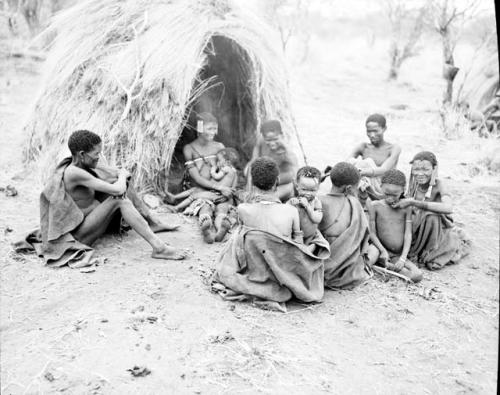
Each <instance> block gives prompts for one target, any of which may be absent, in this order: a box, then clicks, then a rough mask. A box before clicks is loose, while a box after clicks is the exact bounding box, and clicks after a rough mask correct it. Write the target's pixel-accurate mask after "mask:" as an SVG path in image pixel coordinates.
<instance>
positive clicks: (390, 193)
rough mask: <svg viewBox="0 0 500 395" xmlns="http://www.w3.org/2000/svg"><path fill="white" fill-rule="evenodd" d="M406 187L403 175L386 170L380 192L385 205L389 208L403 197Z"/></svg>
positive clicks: (392, 170) (399, 172)
mask: <svg viewBox="0 0 500 395" xmlns="http://www.w3.org/2000/svg"><path fill="white" fill-rule="evenodd" d="M405 186H406V177H405V174H404V173H403V172H402V171H400V170H396V169H391V170H388V171H386V172H385V173H384V175H383V176H382V192H383V194H384V199H385V201H386V203H387V204H388V205H390V206H392V205H394V204H396V203H397V202H399V200H400V199H401V198H402V197H404V191H405Z"/></svg>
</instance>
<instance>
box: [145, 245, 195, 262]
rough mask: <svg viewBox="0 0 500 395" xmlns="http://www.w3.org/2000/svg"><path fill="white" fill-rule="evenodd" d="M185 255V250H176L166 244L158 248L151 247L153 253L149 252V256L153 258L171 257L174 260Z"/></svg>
mask: <svg viewBox="0 0 500 395" xmlns="http://www.w3.org/2000/svg"><path fill="white" fill-rule="evenodd" d="M186 256H187V252H186V251H183V250H178V249H176V248H173V247H169V246H167V245H165V246H164V247H163V248H160V249H153V253H152V254H151V257H152V258H155V259H172V260H176V261H178V260H181V259H184V258H186Z"/></svg>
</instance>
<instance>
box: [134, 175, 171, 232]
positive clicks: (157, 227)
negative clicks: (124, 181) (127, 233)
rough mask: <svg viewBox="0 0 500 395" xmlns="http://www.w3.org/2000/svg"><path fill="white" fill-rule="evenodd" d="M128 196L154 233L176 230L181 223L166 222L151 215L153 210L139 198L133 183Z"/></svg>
mask: <svg viewBox="0 0 500 395" xmlns="http://www.w3.org/2000/svg"><path fill="white" fill-rule="evenodd" d="M127 197H128V198H129V199H130V201H131V202H132V204H133V205H134V207H135V208H136V209H137V211H138V212H139V213H140V214H141V215H142V216H143V217H144V219H146V221H147V222H148V224H149V226H150V227H151V230H152V231H153V232H154V233H159V232H168V231H172V230H176V229H177V228H178V227H179V225H168V224H165V223H163V222H161V221H160V220H158V219H157V218H154V217H153V216H152V215H151V211H150V210H149V209H148V208H147V206H146V204H145V203H144V202H143V201H142V199H141V198H139V196H138V195H137V192H136V191H135V188H134V187H133V186H132V185H129V187H128V188H127ZM130 226H132V225H130Z"/></svg>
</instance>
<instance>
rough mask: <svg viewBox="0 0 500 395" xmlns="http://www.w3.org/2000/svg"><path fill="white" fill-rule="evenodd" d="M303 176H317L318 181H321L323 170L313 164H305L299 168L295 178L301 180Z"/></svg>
mask: <svg viewBox="0 0 500 395" xmlns="http://www.w3.org/2000/svg"><path fill="white" fill-rule="evenodd" d="M301 177H307V178H315V179H316V180H318V183H320V182H321V172H320V171H319V170H318V169H316V168H315V167H312V166H304V167H301V168H300V169H299V170H297V174H296V176H295V180H296V181H299V180H300V178H301Z"/></svg>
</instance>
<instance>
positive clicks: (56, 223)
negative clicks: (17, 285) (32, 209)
mask: <svg viewBox="0 0 500 395" xmlns="http://www.w3.org/2000/svg"><path fill="white" fill-rule="evenodd" d="M68 146H69V149H70V151H71V155H72V157H71V158H67V159H65V160H64V161H62V162H61V163H60V164H59V165H58V167H57V169H56V171H55V174H54V175H53V177H52V178H51V180H50V181H49V183H48V184H47V186H46V188H45V189H44V191H43V193H42V196H41V199H40V212H41V233H42V242H43V250H42V253H43V254H44V255H45V258H46V260H47V262H49V260H50V261H52V263H53V264H54V266H61V265H63V264H66V263H71V261H75V260H79V258H83V255H85V254H87V252H89V251H90V250H91V248H90V247H89V246H90V245H92V244H93V243H94V242H95V241H96V240H97V239H98V238H99V237H100V236H101V235H102V234H103V233H104V232H105V231H106V229H107V228H108V226H109V225H110V224H111V222H112V220H113V218H114V217H115V215H116V214H121V216H122V217H123V219H124V220H125V221H126V222H127V224H128V225H129V226H130V227H132V229H134V230H135V231H136V232H137V233H139V234H140V235H141V236H142V237H143V238H144V239H145V240H146V241H147V242H148V243H149V244H150V245H151V247H152V248H153V252H152V255H151V256H152V257H153V258H158V259H183V258H184V257H185V253H184V252H181V251H179V250H177V249H176V248H173V247H170V246H168V245H167V244H166V243H165V242H163V241H162V240H161V239H159V238H158V236H156V235H155V234H154V231H153V230H152V229H151V228H150V226H149V225H148V222H149V224H150V225H151V226H154V227H155V230H156V231H165V230H173V229H175V227H172V226H168V225H163V224H161V223H160V222H158V221H155V220H154V219H153V218H152V216H151V215H150V213H149V212H148V211H147V210H146V209H145V208H144V207H140V209H141V211H142V213H140V212H139V211H138V209H137V208H136V207H135V206H134V203H133V202H132V201H131V200H130V199H129V198H127V197H125V194H126V193H127V194H131V195H133V196H134V200H135V202H137V204H140V203H139V202H140V199H138V198H137V196H136V195H135V193H134V191H133V190H132V189H131V188H128V190H127V179H128V178H129V177H130V174H129V172H128V171H127V170H124V169H121V170H119V171H118V173H117V178H116V181H114V182H107V181H104V180H103V179H100V178H99V177H98V176H97V171H98V169H96V167H97V165H98V161H99V158H100V155H101V149H102V145H101V138H100V137H99V136H98V135H97V134H95V133H92V132H90V131H87V130H79V131H76V132H74V133H72V134H71V136H70V138H69V141H68Z"/></svg>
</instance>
